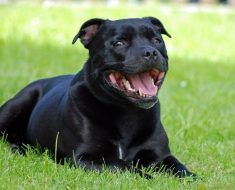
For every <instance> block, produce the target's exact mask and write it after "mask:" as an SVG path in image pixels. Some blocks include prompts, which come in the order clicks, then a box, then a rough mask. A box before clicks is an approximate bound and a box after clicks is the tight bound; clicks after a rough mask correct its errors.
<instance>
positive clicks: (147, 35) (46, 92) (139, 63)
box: [0, 17, 193, 177]
mask: <svg viewBox="0 0 235 190" xmlns="http://www.w3.org/2000/svg"><path fill="white" fill-rule="evenodd" d="M162 34H165V35H167V36H168V37H171V36H170V34H169V33H168V32H167V31H166V29H165V28H164V26H163V24H162V23H161V22H160V21H159V20H158V19H156V18H153V17H145V18H141V19H140V18H136V19H123V20H115V21H111V20H103V19H91V20H88V21H87V22H85V23H84V24H83V25H82V27H81V29H80V31H79V32H78V33H77V34H76V36H75V37H74V39H73V44H74V43H75V42H76V41H77V39H80V40H81V43H82V44H83V45H84V47H85V48H87V49H88V50H89V58H88V60H87V62H86V63H85V64H84V67H83V69H82V70H81V71H80V72H79V73H77V74H76V75H63V76H58V77H53V78H47V79H42V80H38V81H35V82H33V83H31V84H29V85H28V86H26V87H25V88H24V89H23V90H21V91H20V92H19V93H18V94H17V95H16V96H15V97H14V98H12V99H10V100H9V101H7V102H6V103H5V104H4V105H2V107H1V108H0V132H1V135H3V134H5V138H6V139H7V141H9V142H10V143H11V144H12V147H14V148H19V149H22V147H23V145H24V144H29V145H31V146H35V145H40V147H42V148H43V149H44V148H47V149H49V150H50V151H51V152H52V153H54V152H56V155H55V156H56V158H57V159H58V160H60V161H61V160H64V159H66V160H69V161H70V162H72V163H73V164H75V165H79V166H83V167H85V168H88V169H98V170H99V169H102V166H103V164H104V163H105V165H106V166H108V167H110V168H119V169H132V171H140V170H139V169H138V167H149V166H153V168H154V169H155V170H156V171H159V169H160V168H161V170H162V171H167V172H171V173H173V174H174V175H176V176H179V177H184V176H190V175H193V174H192V173H191V172H189V170H188V169H187V168H186V167H185V166H184V165H183V164H181V163H180V162H179V161H178V160H177V159H176V158H175V157H174V156H173V155H172V154H171V151H170V149H169V146H168V138H167V135H166V132H165V130H164V128H163V125H162V123H161V120H160V103H159V100H158V98H157V95H158V93H159V90H160V88H161V86H162V84H163V81H164V78H165V76H166V73H167V70H168V57H167V51H166V47H165V43H164V41H163V38H162ZM55 147H56V150H55Z"/></svg>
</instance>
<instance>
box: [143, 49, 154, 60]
mask: <svg viewBox="0 0 235 190" xmlns="http://www.w3.org/2000/svg"><path fill="white" fill-rule="evenodd" d="M143 57H144V58H145V59H151V58H154V59H156V57H157V51H155V50H154V49H147V50H144V52H143Z"/></svg>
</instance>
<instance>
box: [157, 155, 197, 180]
mask: <svg viewBox="0 0 235 190" xmlns="http://www.w3.org/2000/svg"><path fill="white" fill-rule="evenodd" d="M155 168H156V169H157V170H159V169H160V170H163V171H166V172H169V173H171V174H173V175H175V176H176V177H179V178H184V177H193V178H195V177H196V174H194V173H191V172H190V171H189V170H188V169H187V168H186V166H184V165H183V164H182V163H180V162H179V161H178V160H177V159H176V158H175V157H174V156H172V155H170V156H167V157H166V158H165V159H163V160H162V162H160V163H158V164H156V166H155Z"/></svg>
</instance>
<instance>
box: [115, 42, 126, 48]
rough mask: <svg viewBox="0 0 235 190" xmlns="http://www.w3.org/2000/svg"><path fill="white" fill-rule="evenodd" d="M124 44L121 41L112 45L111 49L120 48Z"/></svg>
mask: <svg viewBox="0 0 235 190" xmlns="http://www.w3.org/2000/svg"><path fill="white" fill-rule="evenodd" d="M125 44H126V43H125V42H123V41H116V42H114V43H113V44H112V45H113V47H120V46H124V45H125Z"/></svg>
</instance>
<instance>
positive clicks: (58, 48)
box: [0, 4, 235, 190]
mask: <svg viewBox="0 0 235 190" xmlns="http://www.w3.org/2000/svg"><path fill="white" fill-rule="evenodd" d="M212 9H213V10H212V11H210V12H204V11H199V12H195V13H187V11H185V8H184V7H176V6H174V5H172V6H170V7H168V8H166V7H165V6H162V5H159V4H156V5H151V6H143V5H141V6H133V5H132V6H131V7H130V6H129V5H123V6H117V7H106V6H103V5H97V6H96V7H87V6H81V5H79V4H73V5H72V4H71V5H69V4H68V5H61V6H53V7H49V8H48V7H46V6H42V5H39V4H30V5H26V4H21V5H20V4H18V5H17V4H14V5H0V18H1V23H0V104H2V103H3V102H4V101H6V100H7V99H9V98H10V97H12V96H13V95H14V94H15V93H16V92H18V91H19V90H20V89H21V88H22V87H24V86H25V85H26V84H27V83H29V82H30V81H33V80H36V79H39V78H44V77H50V76H55V75H60V74H67V73H76V72H77V71H78V70H79V69H81V67H82V64H83V62H84V61H85V60H86V58H87V51H86V50H85V49H84V48H83V47H82V45H81V44H79V43H77V44H76V45H75V46H72V45H71V41H72V38H73V36H74V35H75V34H76V32H77V31H78V29H79V27H80V25H81V24H82V23H83V22H84V21H86V20H87V19H89V18H92V17H102V18H110V19H116V18H126V17H142V16H149V15H152V16H155V17H158V18H160V19H161V20H162V21H163V23H164V24H165V26H166V28H167V29H168V31H169V33H170V34H171V35H172V36H173V38H172V39H168V38H167V37H165V40H166V44H167V47H168V52H169V57H170V71H169V73H168V76H167V79H166V81H165V83H164V85H163V87H162V89H161V92H160V100H161V103H162V120H163V123H164V125H165V129H166V131H167V133H168V135H169V138H170V145H171V149H172V152H173V153H174V154H175V155H176V156H177V157H178V158H179V159H180V160H181V161H182V162H183V163H185V164H186V165H187V166H188V167H189V168H190V169H191V170H192V171H194V172H196V173H198V174H199V175H200V176H203V180H198V181H195V182H191V183H189V182H187V181H185V180H183V181H180V180H178V179H175V178H174V177H172V176H166V175H156V178H155V179H154V180H150V181H149V180H146V179H143V178H140V177H138V176H135V175H134V174H131V173H129V172H124V173H118V172H117V173H112V172H109V171H105V172H103V173H101V174H99V173H96V172H85V171H84V170H82V169H74V168H70V167H69V166H67V165H65V166H62V165H56V164H55V163H54V162H53V160H52V159H50V158H49V156H48V154H47V153H44V154H43V155H41V154H38V153H37V152H35V151H32V150H31V151H29V152H28V154H27V156H21V155H19V154H13V153H11V151H10V148H9V145H8V144H7V143H4V142H2V141H1V142H0V189H30V190H31V189H56V190H57V189H62V190H65V189H95V190H97V189H101V190H105V189H107V190H112V189H115V190H116V189H127V190H130V189H131V190H133V189H143V190H146V189H164V190H165V189H170V190H172V189H176V190H178V189H200V190H204V189H213V190H214V189H226V190H227V189H228V190H230V189H234V187H235V182H234V181H235V180H234V179H235V159H234V158H235V151H234V147H235V129H234V127H235V102H234V100H235V74H234V72H235V51H234V44H235V37H234V34H235V24H234V20H235V9H229V10H227V12H226V11H223V9H221V7H213V8H212Z"/></svg>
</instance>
